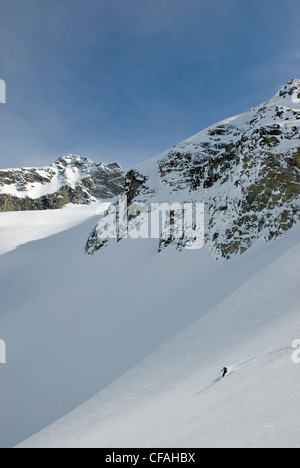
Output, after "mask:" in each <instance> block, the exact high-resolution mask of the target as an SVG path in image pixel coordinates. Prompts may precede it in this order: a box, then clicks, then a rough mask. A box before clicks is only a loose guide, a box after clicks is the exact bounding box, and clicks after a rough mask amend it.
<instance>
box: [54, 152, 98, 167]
mask: <svg viewBox="0 0 300 468" xmlns="http://www.w3.org/2000/svg"><path fill="white" fill-rule="evenodd" d="M54 164H63V165H64V166H78V165H82V164H92V165H94V164H95V163H94V162H93V161H92V160H91V159H88V158H85V157H83V156H79V155H78V154H72V153H69V154H66V155H63V156H61V157H60V158H58V159H57V160H56V161H55V163H54Z"/></svg>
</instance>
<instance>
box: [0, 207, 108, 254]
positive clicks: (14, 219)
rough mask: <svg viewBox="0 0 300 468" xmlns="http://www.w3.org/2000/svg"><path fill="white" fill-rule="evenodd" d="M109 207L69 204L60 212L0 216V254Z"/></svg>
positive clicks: (1, 214) (31, 212)
mask: <svg viewBox="0 0 300 468" xmlns="http://www.w3.org/2000/svg"><path fill="white" fill-rule="evenodd" d="M108 206H109V204H108V203H92V204H91V205H87V206H86V205H84V206H80V205H71V204H70V205H67V206H66V207H64V208H63V209H60V210H45V211H21V212H8V213H0V255H3V254H4V253H7V252H10V251H11V250H14V249H16V248H17V247H19V246H20V245H23V244H27V243H28V242H32V241H35V240H39V239H43V238H45V237H49V236H51V235H54V234H57V233H59V232H62V231H65V230H67V229H70V228H72V227H74V226H77V225H78V224H81V223H83V222H84V221H86V220H88V219H90V218H93V217H94V216H96V215H99V214H100V213H101V212H103V211H105V209H107V207H108Z"/></svg>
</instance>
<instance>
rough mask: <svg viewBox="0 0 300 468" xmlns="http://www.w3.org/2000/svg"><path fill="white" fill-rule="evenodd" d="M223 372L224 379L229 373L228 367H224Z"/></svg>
mask: <svg viewBox="0 0 300 468" xmlns="http://www.w3.org/2000/svg"><path fill="white" fill-rule="evenodd" d="M221 372H223V374H222V379H223V378H224V377H225V376H226V375H227V373H228V369H227V367H224V369H222V370H221Z"/></svg>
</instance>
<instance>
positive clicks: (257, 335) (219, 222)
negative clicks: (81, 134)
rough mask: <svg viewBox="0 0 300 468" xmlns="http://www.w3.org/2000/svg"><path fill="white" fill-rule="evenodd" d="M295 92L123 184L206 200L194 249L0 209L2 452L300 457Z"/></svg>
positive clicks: (180, 148) (150, 198) (136, 190)
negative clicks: (102, 450) (289, 450)
mask: <svg viewBox="0 0 300 468" xmlns="http://www.w3.org/2000/svg"><path fill="white" fill-rule="evenodd" d="M299 84H300V81H299V80H294V81H292V82H290V83H289V84H288V85H287V86H286V87H284V88H283V89H282V90H281V91H280V92H279V93H278V94H277V95H276V96H275V97H274V98H273V99H271V100H270V101H269V102H268V103H266V104H263V105H262V106H259V107H258V108H256V109H252V110H251V111H249V112H248V113H246V114H243V115H242V116H239V117H235V118H234V119H229V120H227V121H225V122H222V123H221V124H217V125H215V126H213V127H210V128H209V129H207V130H204V131H203V132H201V133H200V134H198V135H196V136H195V137H193V138H191V139H190V140H187V141H186V142H184V143H182V144H180V145H177V146H176V147H174V148H173V149H171V150H169V151H167V152H165V153H164V154H163V155H160V156H158V157H156V158H154V159H153V160H152V161H149V162H148V163H145V164H143V165H141V166H140V167H138V168H136V169H135V170H133V171H130V172H129V173H128V174H127V175H126V180H125V193H126V194H127V199H128V202H129V203H132V202H133V201H143V202H145V203H146V204H147V206H149V205H150V204H151V203H152V202H163V201H170V202H171V201H179V202H185V201H189V200H192V201H193V200H195V201H201V202H204V203H205V204H207V205H208V208H207V214H206V218H207V224H206V233H207V238H206V244H205V245H204V247H203V249H199V250H187V249H184V248H183V247H184V239H180V240H179V241H177V240H174V239H170V241H169V242H161V241H159V240H157V239H137V240H133V239H131V238H129V239H127V240H125V239H124V240H122V241H120V242H117V241H116V240H113V241H111V242H108V243H107V244H105V245H108V246H109V247H108V248H105V249H102V248H101V249H100V250H101V252H100V253H99V254H95V255H84V245H85V243H86V240H87V236H88V234H89V232H91V233H92V234H91V235H90V237H89V240H88V244H87V247H88V251H89V252H90V253H96V251H97V250H99V243H100V242H101V239H99V238H98V237H97V236H98V234H99V231H98V230H97V228H96V229H95V228H94V226H95V225H96V223H97V221H98V218H99V211H100V208H99V207H98V208H97V207H96V206H95V208H94V207H93V205H88V206H79V207H74V206H66V207H65V208H64V209H62V210H43V211H34V212H30V211H27V212H23V213H0V237H1V249H0V254H2V255H1V262H0V277H1V281H0V295H1V310H0V339H1V340H3V341H5V343H6V350H7V364H0V446H1V447H12V446H15V445H16V444H21V445H20V446H21V447H109V448H113V447H165V448H167V447H187V448H188V447H274V448H275V447H299V438H300V430H299V418H300V410H299V405H298V404H297V401H298V396H299V371H300V368H299V365H298V366H297V365H295V363H294V362H293V360H292V356H293V353H295V348H294V347H293V346H292V344H293V343H294V342H295V340H299V339H300V320H299V301H300V291H299V287H298V284H299V274H300V271H299V264H300V263H299V262H300V242H299V239H300V237H299V234H300V224H299V223H297V221H298V218H299V192H298V187H299V179H298V178H299V159H298V151H299V111H300V108H299V106H300V92H299ZM277 108H278V111H277ZM277 114H278V115H277ZM293 129H294V130H293ZM266 132H267V133H266ZM270 132H272V134H270ZM274 132H276V134H273V133H274ZM218 133H219V134H218ZM269 139H270V140H269ZM275 139H276V142H277V143H275ZM230 148H231V149H230ZM73 165H74V163H73V162H72V166H73ZM197 168H198V169H197ZM124 179H125V177H124ZM119 193H120V192H119ZM121 193H122V192H121ZM32 199H33V198H32ZM113 202H114V201H113ZM104 209H105V207H104V206H103V207H102V210H104ZM284 213H285V214H284ZM97 226H99V224H97ZM237 226H238V229H237ZM231 230H232V232H234V233H235V234H234V238H232V237H231ZM271 233H274V235H270V234H271ZM217 234H218V235H217ZM237 234H238V236H237ZM283 234H284V235H283ZM266 239H267V240H269V239H270V241H269V242H265V240H266ZM234 242H236V244H234ZM172 245H173V248H172ZM175 247H176V248H178V249H181V252H180V253H178V252H177V251H176V248H175ZM158 250H160V252H161V253H160V254H158ZM212 251H213V253H214V255H212V254H211V253H212ZM235 252H243V255H232V254H233V253H235ZM216 256H217V257H219V261H218V262H217V261H215V257H216ZM299 354H300V353H299ZM223 366H226V367H228V369H229V375H228V377H226V378H225V379H223V380H219V378H218V377H219V375H220V374H219V371H220V369H222V368H223Z"/></svg>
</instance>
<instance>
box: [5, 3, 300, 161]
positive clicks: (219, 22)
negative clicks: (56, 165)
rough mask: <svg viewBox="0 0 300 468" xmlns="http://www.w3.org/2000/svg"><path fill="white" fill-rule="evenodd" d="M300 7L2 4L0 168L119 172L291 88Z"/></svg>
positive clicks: (298, 53)
mask: <svg viewBox="0 0 300 468" xmlns="http://www.w3.org/2000/svg"><path fill="white" fill-rule="evenodd" d="M299 20H300V1H299V0H284V1H283V0H280V1H278V0H0V79H4V80H5V81H6V85H7V104H0V132H1V134H0V166H1V167H17V166H21V165H27V166H30V165H45V164H48V163H50V162H52V161H54V160H55V159H57V158H58V157H59V156H60V155H62V154H66V153H76V154H81V155H84V156H87V157H90V158H91V159H94V160H97V161H104V162H110V161H118V162H119V163H120V164H121V165H122V166H123V167H124V168H125V169H129V168H130V167H132V166H135V165H137V164H139V163H140V162H143V161H145V160H147V159H149V158H151V157H153V156H155V155H156V154H158V153H160V152H162V151H164V150H165V149H167V148H169V147H171V146H173V145H175V144H176V143H178V142H180V141H182V140H184V139H186V138H188V137H190V136H191V135H193V134H194V133H196V132H198V131H200V130H202V129H203V128H205V127H207V126H209V125H211V124H213V123H215V122H217V121H219V120H222V119H224V118H226V117H229V116H232V115H235V114H238V113H241V112H244V111H246V110H248V109H249V108H250V107H253V106H255V105H257V104H259V103H261V102H263V101H265V100H267V99H269V98H270V97H271V96H272V95H273V94H275V92H276V91H277V90H278V89H279V88H280V87H281V86H282V85H283V84H284V83H286V82H287V81H288V80H289V79H291V78H299V77H300V73H299V71H300V34H299Z"/></svg>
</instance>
